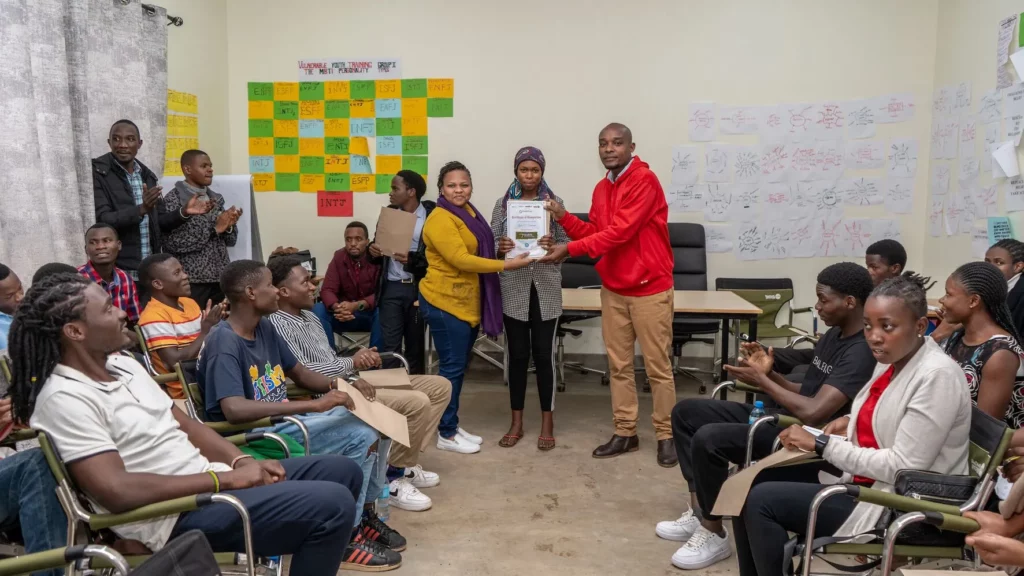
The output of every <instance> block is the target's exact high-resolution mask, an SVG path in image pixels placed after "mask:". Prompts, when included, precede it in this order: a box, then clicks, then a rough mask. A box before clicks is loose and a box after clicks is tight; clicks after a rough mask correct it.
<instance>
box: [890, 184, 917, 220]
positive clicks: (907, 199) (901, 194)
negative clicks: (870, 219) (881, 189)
mask: <svg viewBox="0 0 1024 576" xmlns="http://www.w3.org/2000/svg"><path fill="white" fill-rule="evenodd" d="M913 207H914V179H913V178H895V177H891V178H888V179H887V180H886V181H885V210H886V211H887V212H892V213H893V214H910V213H911V212H912V211H913Z"/></svg>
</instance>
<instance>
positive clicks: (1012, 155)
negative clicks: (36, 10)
mask: <svg viewBox="0 0 1024 576" xmlns="http://www.w3.org/2000/svg"><path fill="white" fill-rule="evenodd" d="M992 160H994V162H992V177H993V178H1005V177H1010V178H1013V177H1015V176H1019V175H1020V166H1018V164H1017V147H1016V145H1014V143H1013V140H1007V141H1006V142H1000V143H999V144H998V145H997V146H996V149H995V151H994V152H992Z"/></svg>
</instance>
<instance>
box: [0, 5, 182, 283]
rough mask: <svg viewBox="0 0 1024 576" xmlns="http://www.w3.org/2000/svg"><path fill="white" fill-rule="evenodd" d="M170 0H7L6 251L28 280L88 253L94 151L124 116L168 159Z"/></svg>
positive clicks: (1, 134) (146, 157) (148, 151)
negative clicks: (155, 4) (164, 4)
mask: <svg viewBox="0 0 1024 576" xmlns="http://www.w3.org/2000/svg"><path fill="white" fill-rule="evenodd" d="M166 22H167V19H166V12H165V11H164V10H163V9H160V8H157V9H156V11H155V13H153V14H147V12H146V11H145V10H144V9H143V8H142V6H141V4H140V1H139V0H0V63H2V65H0V262H2V263H4V264H7V265H8V266H10V267H11V268H13V269H14V270H15V271H16V272H17V273H18V275H19V276H20V277H21V279H22V281H23V282H24V283H25V284H26V285H27V284H28V279H29V278H30V277H31V276H32V274H33V273H34V272H35V270H36V268H38V267H39V266H41V265H42V264H45V263H47V262H54V261H60V262H66V263H68V264H74V265H80V264H82V263H84V262H85V253H84V250H83V245H84V233H85V229H86V228H88V227H89V226H90V225H91V224H92V223H93V222H95V211H94V208H93V194H92V164H91V162H90V160H91V159H92V158H93V157H96V156H100V155H102V154H105V153H106V152H108V151H109V148H108V147H107V143H106V140H107V133H108V130H109V128H110V125H111V124H112V123H113V122H114V121H115V120H118V119H120V118H128V119H131V120H132V121H133V122H135V123H136V124H138V126H139V130H140V132H141V135H142V139H143V143H144V144H143V146H142V149H141V150H140V154H139V159H140V160H141V161H142V162H143V163H145V164H146V165H147V166H149V167H150V168H151V169H152V170H153V171H154V172H156V173H157V175H160V173H161V172H162V171H163V164H164V137H165V133H166V126H167V122H166V115H167V28H166Z"/></svg>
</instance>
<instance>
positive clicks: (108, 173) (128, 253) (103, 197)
mask: <svg viewBox="0 0 1024 576" xmlns="http://www.w3.org/2000/svg"><path fill="white" fill-rule="evenodd" d="M107 144H108V145H110V152H108V153H107V154H104V155H103V156H100V157H99V158H93V160H92V169H93V174H92V186H93V199H94V202H95V204H96V221H97V222H103V223H106V224H110V225H111V226H113V227H114V229H115V230H117V235H118V237H119V238H120V239H121V254H120V255H119V256H118V258H117V267H118V268H121V269H123V270H125V271H127V272H128V273H129V274H131V276H132V278H135V279H138V272H137V271H138V269H139V264H140V263H141V262H142V260H143V258H145V257H147V256H149V255H150V254H156V253H157V252H160V234H161V232H164V233H166V232H170V231H171V230H174V229H175V228H177V227H178V226H181V225H182V224H183V223H184V222H185V220H186V219H187V218H188V217H190V216H193V215H196V214H203V213H205V212H206V211H207V210H209V205H208V204H207V203H206V202H203V201H202V200H200V199H199V198H198V197H196V196H193V197H192V200H191V201H189V203H188V204H187V205H185V206H183V207H182V208H181V209H180V210H177V211H175V212H168V211H167V209H166V208H165V207H164V200H163V196H162V194H161V193H162V191H163V189H162V188H161V187H160V186H158V185H157V180H156V174H154V173H153V171H152V170H150V169H149V168H147V167H146V165H145V164H143V163H142V162H139V161H138V159H137V158H136V156H137V155H138V153H139V148H140V147H141V146H142V138H140V137H139V127H138V126H136V125H135V123H134V122H132V121H131V120H118V121H117V122H114V125H113V126H111V127H110V136H109V137H108V138H107Z"/></svg>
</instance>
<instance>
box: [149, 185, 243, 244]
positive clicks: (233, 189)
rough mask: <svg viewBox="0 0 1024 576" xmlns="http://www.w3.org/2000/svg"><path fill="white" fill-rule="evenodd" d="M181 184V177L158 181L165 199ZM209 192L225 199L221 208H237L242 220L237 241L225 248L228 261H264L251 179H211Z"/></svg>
mask: <svg viewBox="0 0 1024 576" xmlns="http://www.w3.org/2000/svg"><path fill="white" fill-rule="evenodd" d="M180 181H181V177H180V176H165V177H164V178H162V179H161V180H160V185H161V186H163V188H164V195H167V193H168V192H170V191H171V190H173V189H174V185H175V184H176V183H178V182H180ZM210 189H211V190H213V191H214V192H217V193H218V194H220V195H221V196H223V197H224V207H225V208H228V207H230V206H238V207H239V208H241V209H242V217H241V218H239V219H238V223H237V224H236V226H237V227H238V241H237V242H235V245H234V246H229V247H228V257H229V258H231V260H232V261H235V260H260V261H262V260H263V249H262V247H261V246H260V227H259V220H258V219H257V217H256V203H255V202H254V201H253V191H252V177H251V176H249V175H248V174H227V175H223V176H214V177H213V182H212V183H211V184H210Z"/></svg>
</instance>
